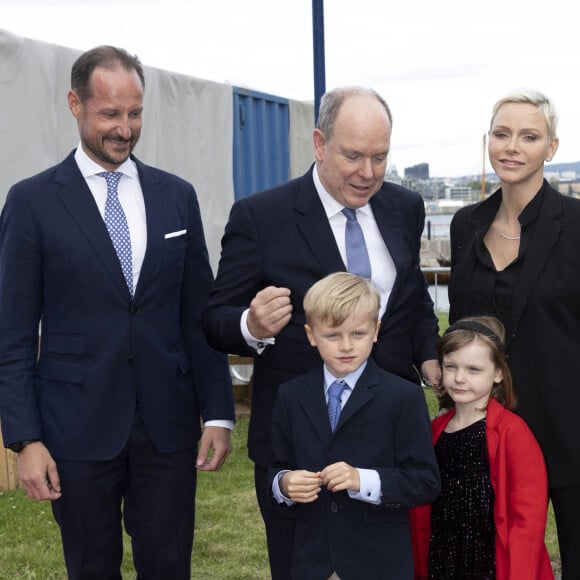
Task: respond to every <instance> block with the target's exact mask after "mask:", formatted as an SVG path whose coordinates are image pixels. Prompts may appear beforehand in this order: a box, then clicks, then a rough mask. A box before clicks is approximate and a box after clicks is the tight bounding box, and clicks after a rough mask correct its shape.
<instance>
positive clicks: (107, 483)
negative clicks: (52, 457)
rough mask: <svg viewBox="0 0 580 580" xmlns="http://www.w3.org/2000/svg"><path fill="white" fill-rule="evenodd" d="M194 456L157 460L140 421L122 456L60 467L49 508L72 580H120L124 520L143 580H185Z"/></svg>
mask: <svg viewBox="0 0 580 580" xmlns="http://www.w3.org/2000/svg"><path fill="white" fill-rule="evenodd" d="M196 455H197V450H196V448H195V447H190V448H188V449H185V450H183V451H179V452H177V453H171V454H164V453H160V452H159V451H158V450H157V449H156V448H155V446H154V445H153V443H152V442H151V440H150V439H149V437H148V436H147V433H146V432H145V429H144V428H143V425H142V423H141V421H140V420H139V419H138V418H137V419H136V421H135V423H134V426H133V429H132V432H131V436H130V438H129V441H128V442H127V444H126V446H125V448H124V449H123V451H122V452H121V453H120V454H119V456H117V457H115V458H113V459H111V460H108V461H62V460H58V459H57V460H56V461H57V469H58V471H59V475H60V479H61V489H62V497H61V498H59V499H58V500H56V501H54V502H52V509H53V513H54V517H55V519H56V521H57V523H58V525H59V527H60V531H61V537H62V544H63V551H64V557H65V562H66V568H67V573H68V578H69V580H81V579H82V580H91V579H95V580H97V579H98V580H109V579H110V580H113V579H114V580H120V579H121V570H120V567H121V561H122V557H123V534H122V525H123V521H124V524H125V529H126V531H127V533H128V534H129V535H130V536H131V545H132V550H133V563H134V566H135V569H136V570H137V574H138V576H137V577H138V578H139V579H142V580H167V578H171V579H172V580H189V579H190V568H191V551H192V547H193V529H194V522H195V491H196V484H197V472H196V469H195V460H196Z"/></svg>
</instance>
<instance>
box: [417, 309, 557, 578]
mask: <svg viewBox="0 0 580 580" xmlns="http://www.w3.org/2000/svg"><path fill="white" fill-rule="evenodd" d="M504 339H505V332H504V328H503V325H502V324H501V322H500V321H499V320H497V319H495V318H492V317H483V316H482V317H473V318H463V319H461V320H459V321H458V322H456V323H455V324H453V325H452V326H450V327H449V328H448V329H447V331H446V332H445V334H444V335H443V337H442V338H441V339H440V341H439V344H438V358H439V363H440V364H441V368H442V373H443V377H442V387H443V392H442V393H441V398H442V399H443V400H442V406H443V407H451V410H450V411H449V412H447V413H444V414H443V415H440V416H438V417H437V418H436V419H435V420H434V421H433V423H432V429H433V443H434V445H435V452H436V455H437V461H438V463H439V469H440V472H441V494H440V495H439V497H438V499H437V500H436V501H435V502H434V503H432V504H431V505H426V506H421V507H420V508H416V509H415V510H413V513H412V519H411V521H412V532H413V551H414V554H413V555H414V560H415V578H429V579H432V580H433V579H445V580H451V579H461V580H468V579H473V580H476V579H477V580H544V579H546V580H548V579H553V578H554V574H553V572H552V567H551V565H550V559H549V557H548V552H547V550H546V546H545V544H544V535H545V528H546V515H547V507H548V490H547V476H546V467H545V464H544V459H543V456H542V452H541V451H540V447H539V446H538V443H537V441H536V439H535V438H534V436H533V435H532V433H531V431H530V429H529V428H528V426H527V425H526V424H525V423H524V421H523V420H522V419H521V418H520V417H518V416H517V415H515V414H514V413H512V411H511V410H512V409H514V407H515V405H516V398H515V395H514V391H513V387H512V380H511V374H510V371H509V368H508V366H507V362H506V357H505V355H504Z"/></svg>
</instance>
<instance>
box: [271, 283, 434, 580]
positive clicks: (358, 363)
mask: <svg viewBox="0 0 580 580" xmlns="http://www.w3.org/2000/svg"><path fill="white" fill-rule="evenodd" d="M379 307H380V297H379V294H378V292H377V290H376V289H375V287H374V286H373V284H372V282H371V281H370V280H367V279H365V278H361V277H359V276H356V275H354V274H349V273H346V272H336V273H334V274H330V275H329V276H326V277H325V278H323V279H322V280H320V281H319V282H317V283H316V284H314V285H313V286H312V287H311V288H310V290H309V291H308V292H307V294H306V296H305V298H304V311H305V314H306V325H305V329H306V334H307V336H308V340H309V342H310V344H311V345H312V346H313V347H316V348H317V349H318V352H319V353H320V356H321V358H322V360H323V361H324V365H321V366H320V367H319V368H317V369H315V370H313V371H310V372H309V373H306V374H304V375H302V376H300V377H298V378H296V379H294V380H292V381H289V382H287V383H285V384H283V385H281V387H280V390H279V392H278V397H277V400H276V405H275V408H274V414H273V419H272V446H273V454H274V460H273V463H272V465H271V467H270V471H269V481H270V484H271V489H272V496H273V501H274V502H276V503H277V504H279V506H280V509H293V510H295V517H296V535H295V541H294V553H293V563H292V577H293V578H297V579H298V578H299V579H300V580H306V579H312V580H327V579H328V578H340V579H341V580H351V579H352V580H359V579H360V578H365V579H369V580H370V579H377V580H378V579H381V580H383V579H385V578H397V579H398V580H404V579H406V578H409V579H412V578H413V560H412V554H411V540H410V535H409V513H408V511H409V508H410V507H413V506H416V505H420V504H422V503H425V502H428V501H432V500H433V499H434V498H436V497H437V495H438V493H439V485H440V481H439V471H438V469H437V463H436V459H435V455H434V452H433V445H432V443H431V426H430V421H429V416H428V413H427V407H426V404H425V397H424V394H423V392H422V390H421V388H420V387H419V386H418V385H416V384H414V383H411V382H410V381H408V380H406V379H402V378H401V377H398V376H397V375H394V374H392V373H389V372H387V371H385V370H382V369H380V368H379V367H378V365H376V364H375V362H374V361H373V360H372V358H369V357H370V356H371V352H372V349H373V344H374V343H375V342H376V341H377V337H378V334H379V328H380V321H379ZM337 381H338V382H339V383H342V384H341V387H340V388H338V390H339V391H342V392H341V394H340V395H339V399H340V400H339V402H338V408H335V406H334V405H333V404H332V401H330V404H328V401H329V399H332V398H333V394H332V393H333V391H334V390H335V387H334V386H332V385H333V383H335V382H337ZM329 394H330V396H329ZM335 421H336V426H335V427H334V429H333V427H332V424H331V423H333V422H335Z"/></svg>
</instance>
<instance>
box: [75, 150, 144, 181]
mask: <svg viewBox="0 0 580 580" xmlns="http://www.w3.org/2000/svg"><path fill="white" fill-rule="evenodd" d="M75 161H76V163H77V165H78V167H79V169H80V172H81V174H82V176H83V177H84V178H85V179H86V178H87V177H91V176H92V175H97V174H98V173H102V172H103V171H107V170H106V169H104V168H103V167H101V166H100V165H99V164H98V163H95V162H94V161H93V160H92V159H91V158H90V157H89V156H88V155H87V154H86V153H85V151H84V149H83V148H82V145H81V144H80V143H79V145H78V147H77V148H76V151H75ZM115 171H118V172H120V173H122V174H123V175H126V176H127V177H131V178H135V177H137V165H136V164H135V162H134V161H133V160H132V159H131V158H128V159H127V160H126V161H124V162H123V163H121V165H119V167H117V169H116V170H115Z"/></svg>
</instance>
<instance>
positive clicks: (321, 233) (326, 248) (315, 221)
mask: <svg viewBox="0 0 580 580" xmlns="http://www.w3.org/2000/svg"><path fill="white" fill-rule="evenodd" d="M294 219H295V221H296V226H297V227H298V230H299V231H300V233H301V234H302V237H303V238H304V240H305V242H306V244H307V245H308V246H309V247H310V250H311V251H312V255H313V256H314V257H315V258H316V260H317V261H318V263H319V265H320V268H321V269H322V270H323V271H325V272H327V273H331V272H338V271H343V272H344V271H346V266H345V264H344V263H343V261H342V258H341V256H340V252H339V250H338V246H337V245H336V239H335V237H334V234H333V232H332V228H331V227H330V223H329V222H328V218H327V217H326V213H325V211H324V206H323V205H322V202H321V201H320V197H319V196H318V193H317V191H316V188H315V187H314V181H313V179H312V169H311V170H310V171H309V172H308V173H307V174H306V175H305V176H304V178H303V179H302V180H301V182H300V189H299V192H298V197H297V199H296V204H295V206H294Z"/></svg>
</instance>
